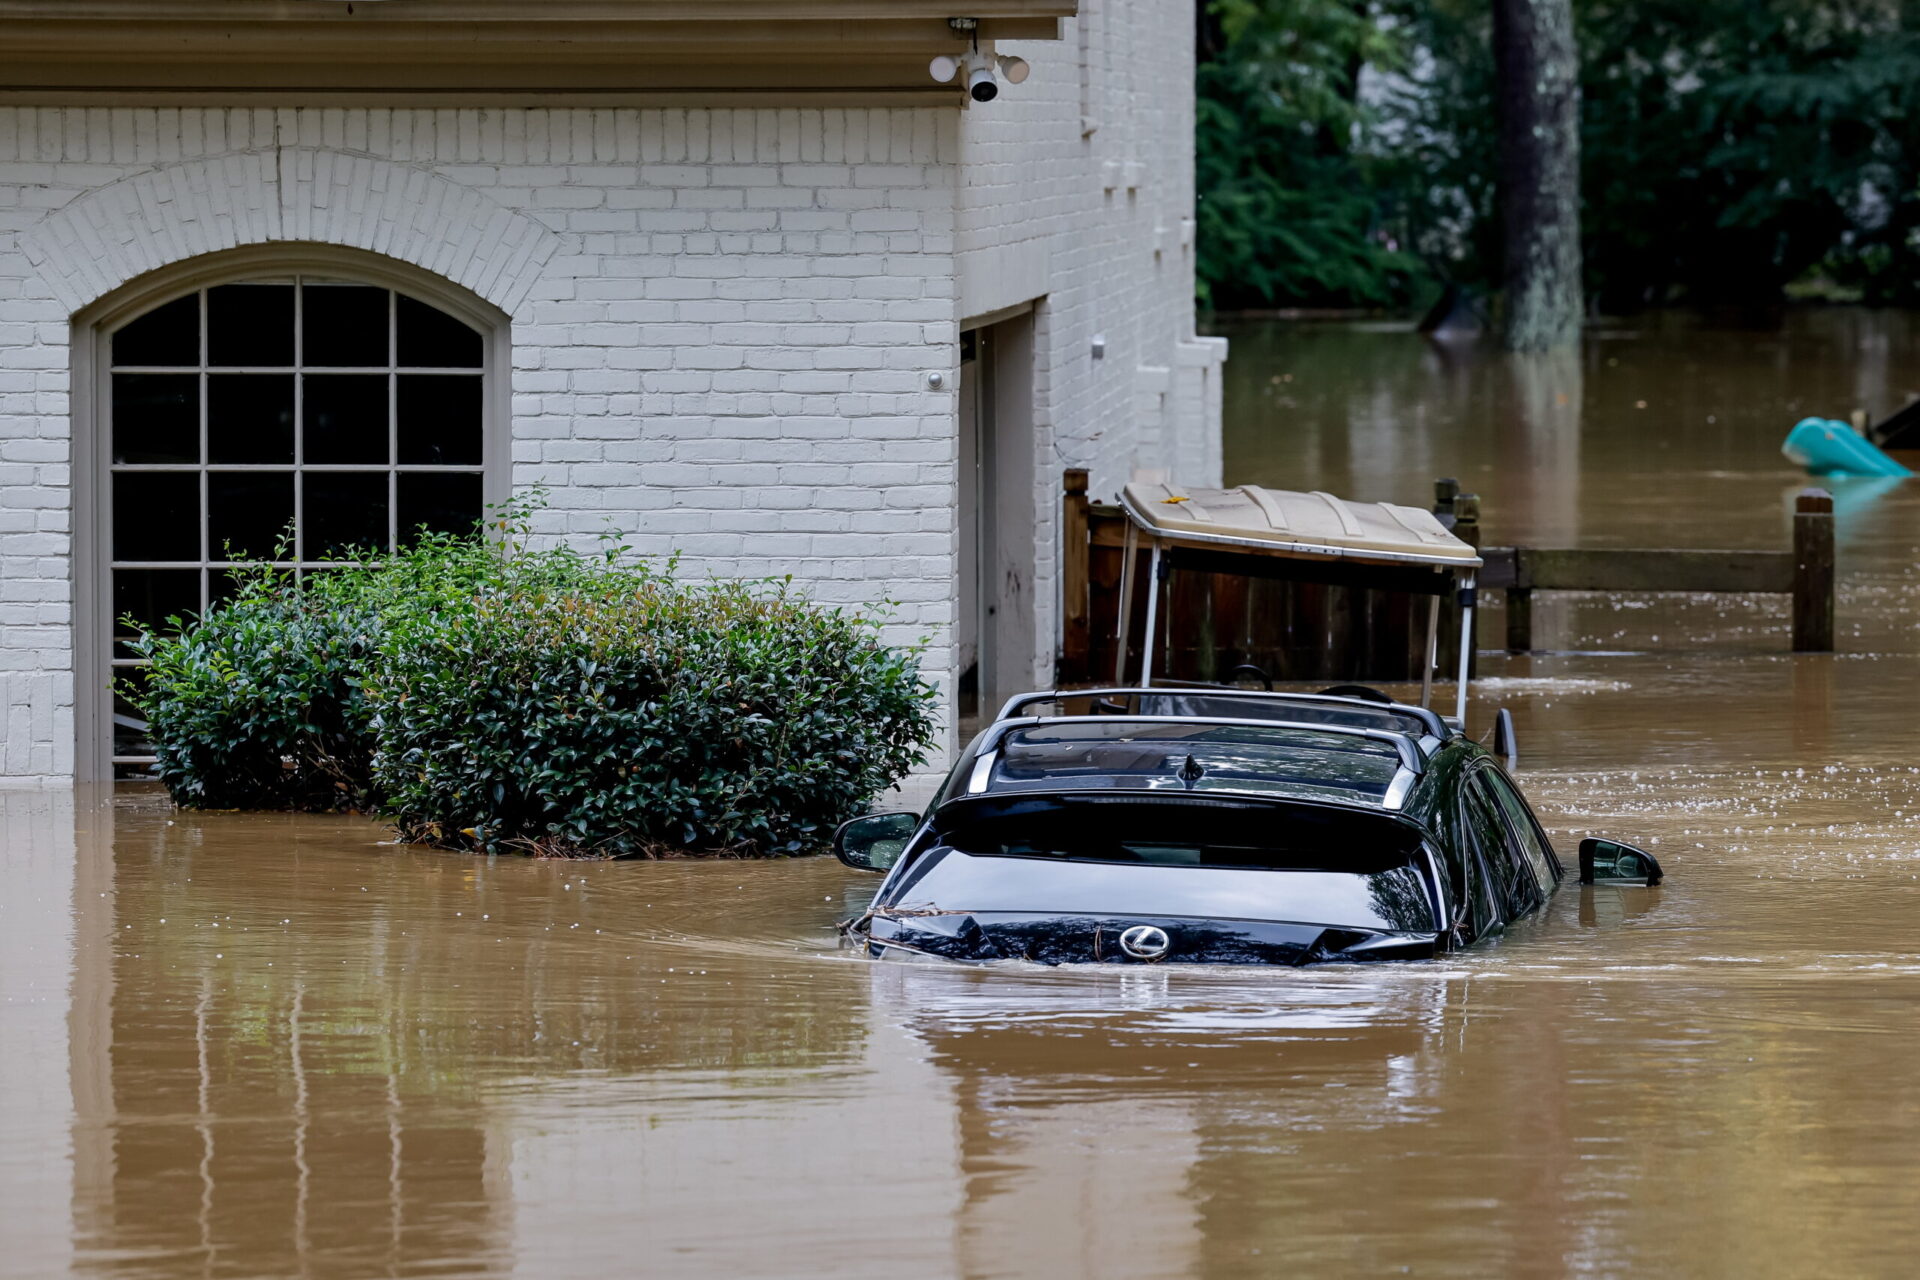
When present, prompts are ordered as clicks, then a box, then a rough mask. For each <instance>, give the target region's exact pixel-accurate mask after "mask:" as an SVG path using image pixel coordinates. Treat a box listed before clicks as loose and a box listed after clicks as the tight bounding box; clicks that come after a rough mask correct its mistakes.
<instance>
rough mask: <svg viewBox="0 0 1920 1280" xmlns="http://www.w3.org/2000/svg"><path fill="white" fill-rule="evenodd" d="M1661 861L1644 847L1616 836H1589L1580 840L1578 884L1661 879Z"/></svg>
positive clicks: (1640, 882)
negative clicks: (1607, 838) (1620, 840)
mask: <svg viewBox="0 0 1920 1280" xmlns="http://www.w3.org/2000/svg"><path fill="white" fill-rule="evenodd" d="M1660 879H1661V876H1660V862H1659V860H1658V859H1656V858H1655V857H1654V856H1653V855H1652V854H1650V853H1648V852H1646V851H1645V850H1644V849H1636V848H1634V847H1633V846H1632V845H1630V844H1621V843H1620V842H1619V841H1618V840H1597V839H1595V838H1593V837H1592V836H1589V837H1588V838H1586V839H1585V840H1582V841H1581V842H1580V883H1581V884H1623V885H1645V886H1647V887H1649V888H1651V887H1652V886H1654V885H1656V884H1659V883H1660Z"/></svg>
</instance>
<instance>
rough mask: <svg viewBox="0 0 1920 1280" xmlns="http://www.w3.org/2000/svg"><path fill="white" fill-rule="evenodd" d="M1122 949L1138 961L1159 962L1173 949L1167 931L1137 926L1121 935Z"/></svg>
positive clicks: (1151, 926)
mask: <svg viewBox="0 0 1920 1280" xmlns="http://www.w3.org/2000/svg"><path fill="white" fill-rule="evenodd" d="M1120 949H1121V950H1122V951H1124V952H1126V953H1127V954H1128V955H1130V956H1132V957H1133V958H1134V959H1136V960H1158V959H1159V958H1160V957H1161V956H1164V955H1165V954H1167V952H1168V951H1171V950H1172V949H1173V939H1172V938H1169V937H1168V936H1167V931H1166V930H1165V929H1160V928H1156V927H1155V926H1153V925H1150V924H1137V925H1135V926H1133V928H1131V929H1129V930H1127V931H1126V932H1125V933H1123V934H1121V935H1120Z"/></svg>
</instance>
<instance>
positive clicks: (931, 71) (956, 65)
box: [927, 53, 960, 84]
mask: <svg viewBox="0 0 1920 1280" xmlns="http://www.w3.org/2000/svg"><path fill="white" fill-rule="evenodd" d="M927 74H928V75H930V76H932V77H933V78H934V79H935V80H938V81H939V82H940V83H941V84H945V83H947V82H948V81H949V80H951V79H953V78H954V77H955V76H956V75H959V74H960V59H958V58H952V57H948V56H947V55H946V54H944V53H943V54H941V55H940V56H939V57H937V58H935V59H934V60H933V61H932V62H929V63H928V64H927Z"/></svg>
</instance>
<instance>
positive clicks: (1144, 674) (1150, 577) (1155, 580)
mask: <svg viewBox="0 0 1920 1280" xmlns="http://www.w3.org/2000/svg"><path fill="white" fill-rule="evenodd" d="M1159 615H1160V539H1158V538H1155V539H1154V540H1153V559H1152V560H1151V561H1150V562H1149V563H1148V565H1147V626H1146V630H1144V631H1142V632H1141V633H1140V687H1141V688H1142V689H1150V688H1152V687H1153V636H1154V623H1155V622H1157V621H1158V620H1159Z"/></svg>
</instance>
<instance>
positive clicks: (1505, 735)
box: [1490, 707, 1520, 769]
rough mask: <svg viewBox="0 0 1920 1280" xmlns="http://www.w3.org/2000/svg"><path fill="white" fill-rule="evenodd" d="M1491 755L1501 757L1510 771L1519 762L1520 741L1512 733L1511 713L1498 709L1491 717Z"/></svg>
mask: <svg viewBox="0 0 1920 1280" xmlns="http://www.w3.org/2000/svg"><path fill="white" fill-rule="evenodd" d="M1490 749H1491V750H1492V752H1493V754H1495V755H1497V756H1501V757H1503V758H1504V759H1505V760H1506V762H1507V768H1509V769H1511V768H1513V766H1514V765H1516V764H1518V763H1519V762H1520V741H1519V739H1518V738H1516V737H1515V736H1514V733H1513V712H1511V711H1509V710H1507V709H1506V708H1505V707H1502V708H1500V711H1499V713H1498V714H1497V715H1495V716H1494V717H1493V743H1492V746H1491V748H1490Z"/></svg>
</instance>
